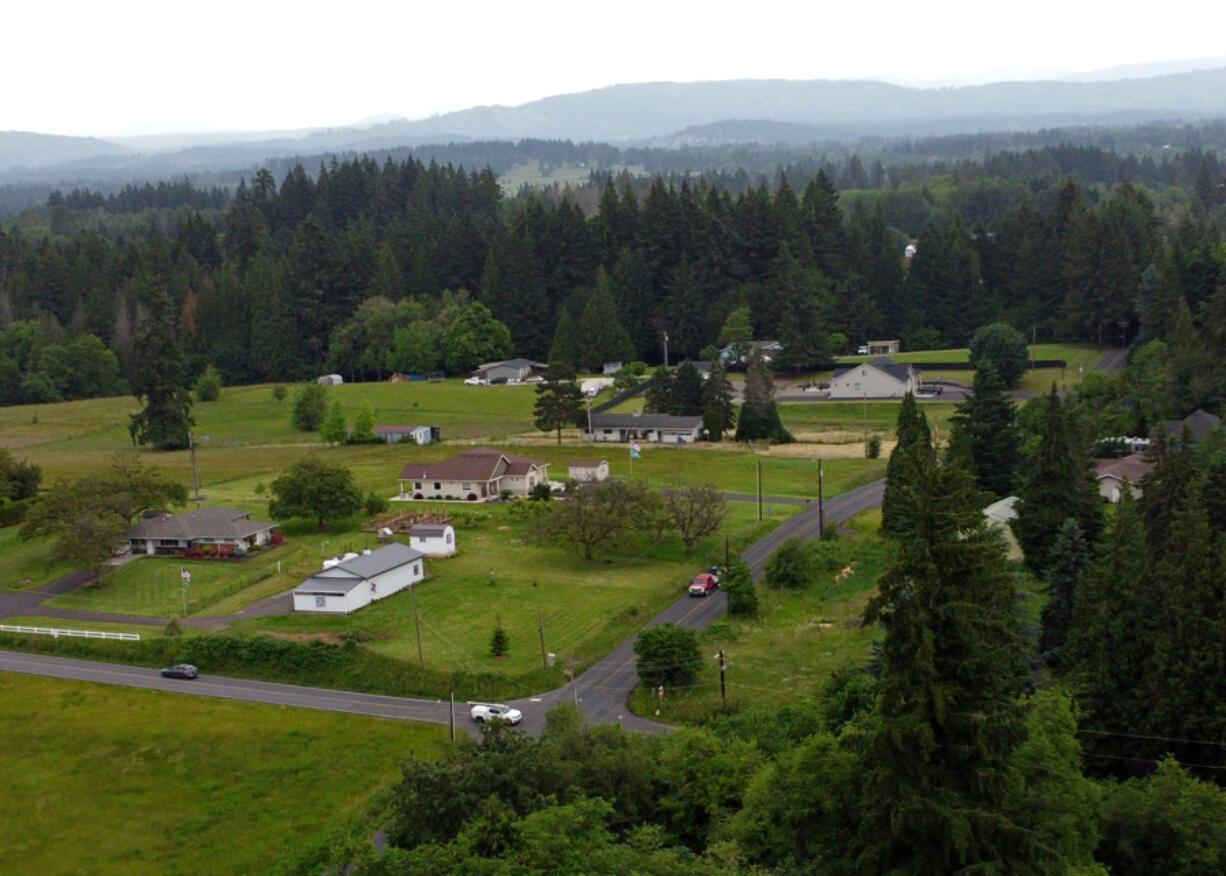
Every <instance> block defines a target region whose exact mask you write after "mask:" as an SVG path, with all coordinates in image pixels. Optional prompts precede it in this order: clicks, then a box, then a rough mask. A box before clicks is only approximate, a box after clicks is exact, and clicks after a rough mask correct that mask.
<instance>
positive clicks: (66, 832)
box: [0, 673, 448, 874]
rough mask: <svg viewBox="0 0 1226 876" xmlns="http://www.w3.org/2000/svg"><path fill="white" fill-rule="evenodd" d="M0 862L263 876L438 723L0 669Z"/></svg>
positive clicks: (336, 818) (424, 740)
mask: <svg viewBox="0 0 1226 876" xmlns="http://www.w3.org/2000/svg"><path fill="white" fill-rule="evenodd" d="M0 727H2V728H3V730H2V731H0V732H2V733H3V736H4V738H5V739H6V740H8V743H7V746H8V750H7V752H6V756H5V757H4V758H3V759H2V760H0V786H2V787H3V788H4V793H3V794H0V825H3V828H0V835H2V836H3V841H2V842H0V872H6V873H19V872H20V873H46V874H56V873H122V874H142V873H149V874H177V873H183V874H188V873H190V874H197V873H264V872H268V871H269V870H271V869H272V868H273V867H274V866H277V865H282V866H284V865H285V864H286V863H287V862H292V861H295V860H302V858H303V856H304V854H306V853H309V852H310V851H311V850H312V849H314V848H316V847H317V846H318V845H319V844H320V843H321V842H324V841H326V840H327V839H328V838H329V836H330V835H332V834H333V832H334V831H336V830H337V828H338V827H340V826H341V825H343V824H344V823H345V822H346V821H351V820H353V819H356V818H357V817H359V816H360V815H361V814H362V813H363V812H364V811H365V810H366V809H367V808H368V807H369V805H370V804H371V801H372V800H373V798H374V797H375V796H376V795H377V794H378V793H380V792H381V791H382V790H384V789H386V788H387V787H388V786H390V784H391V783H392V782H394V781H395V780H396V779H397V776H398V771H397V766H398V764H399V763H400V761H401V760H403V759H404V758H406V757H418V758H436V757H438V756H440V755H441V753H442V752H443V751H444V749H445V746H446V745H447V744H448V743H447V741H446V740H447V730H446V728H435V727H428V726H423V725H414V724H408V723H400V722H394V721H384V720H380V719H377V718H364V717H355V716H352V715H342V714H332V713H327V712H315V711H309V710H305V709H288V708H281V707H276V706H264V705H255V704H250V703H238V702H228V701H224V700H215V699H207V698H197V697H192V696H184V695H179V694H172V693H160V692H156V691H144V690H134V689H128V688H123V687H115V686H110V685H100V684H89V683H85V682H74V681H64V680H60V679H49V678H38V677H35V676H26V675H20V674H13V673H0Z"/></svg>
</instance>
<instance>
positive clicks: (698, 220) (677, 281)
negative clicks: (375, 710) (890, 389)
mask: <svg viewBox="0 0 1226 876" xmlns="http://www.w3.org/2000/svg"><path fill="white" fill-rule="evenodd" d="M622 182H626V179H625V178H619V180H618V181H617V182H614V181H613V180H607V181H606V182H605V183H604V185H603V187H602V188H601V190H600V192H599V197H598V199H597V200H596V202H595V205H594V208H593V209H592V210H591V212H590V215H589V214H588V213H585V211H584V210H583V209H581V208H580V207H579V206H578V205H577V204H576V203H575V202H574V201H573V200H572V199H570V198H551V197H549V196H542V197H518V198H515V199H511V200H508V199H506V198H504V197H503V196H502V193H501V191H500V188H499V185H498V182H497V179H496V177H495V175H494V174H493V172H492V171H490V170H489V169H486V170H484V171H480V172H469V171H465V170H464V169H462V168H455V167H451V166H447V167H442V166H439V165H435V164H431V165H428V166H427V165H424V164H422V163H420V162H417V161H413V160H408V161H404V162H400V163H398V162H394V161H387V162H385V163H384V164H382V165H380V164H377V163H376V162H375V161H373V160H370V159H363V160H354V161H349V162H344V163H341V162H334V163H332V164H330V165H328V166H323V167H321V168H320V169H319V172H318V174H317V175H311V174H309V173H308V172H307V171H306V170H305V169H304V168H303V167H302V166H300V165H295V166H294V167H293V168H292V169H290V170H289V171H288V172H287V173H286V175H285V176H284V178H283V179H281V180H280V181H279V182H278V180H276V179H275V178H274V177H273V175H272V174H271V173H269V172H268V171H260V172H258V173H257V174H256V175H255V177H254V179H253V180H252V181H251V184H250V185H247V184H245V183H244V184H242V185H240V186H239V188H238V190H237V191H236V193H235V196H234V200H233V203H231V204H230V205H229V206H228V207H227V208H226V209H225V210H224V212H222V213H221V214H220V215H218V214H212V215H206V214H204V213H201V212H198V211H188V212H182V213H180V214H178V218H175V219H172V220H171V221H168V222H167V221H163V223H162V224H160V225H159V224H152V225H151V226H150V227H148V228H146V229H144V230H143V231H140V232H133V231H132V226H130V225H129V226H127V231H126V232H125V233H122V234H120V233H115V234H109V233H107V232H106V230H105V227H103V228H101V229H99V228H95V229H93V230H90V231H86V232H84V233H81V234H77V235H75V236H73V237H71V238H69V239H67V240H52V239H27V238H26V237H25V236H24V235H23V234H21V233H20V232H17V231H9V232H0V324H3V325H7V324H8V323H9V322H11V321H13V320H22V319H36V320H38V321H40V323H43V324H47V325H54V324H58V325H59V326H60V327H64V328H65V329H66V331H67V332H68V333H69V334H70V335H76V334H80V333H85V332H88V333H91V334H94V335H97V336H98V337H99V338H101V339H102V341H103V343H104V344H105V345H106V346H107V347H108V348H109V349H111V350H112V351H113V352H114V353H115V354H116V356H117V357H118V359H119V362H120V364H121V369H123V372H122V373H123V375H124V376H125V377H128V376H130V375H129V374H128V372H127V369H128V367H129V361H130V347H131V337H132V332H133V327H134V326H135V325H136V324H137V323H139V321H140V320H141V319H142V318H143V314H144V312H145V310H147V308H148V306H149V302H150V299H151V295H152V294H153V292H154V290H162V291H165V292H166V293H167V295H168V296H169V297H170V299H171V303H172V304H173V306H174V308H175V311H176V312H177V316H178V320H177V321H178V330H179V334H180V340H181V343H182V345H183V347H184V349H185V351H186V353H187V356H188V370H189V372H190V373H197V372H199V371H200V370H202V369H203V367H204V366H205V364H207V363H212V364H214V365H215V366H216V367H217V368H218V369H219V370H220V371H221V373H222V374H223V375H224V377H225V379H226V381H227V382H228V383H244V382H252V381H260V380H294V379H300V378H303V377H309V376H312V375H313V374H315V373H317V372H318V371H319V370H320V369H322V368H325V367H333V368H339V369H342V370H346V371H349V372H350V373H351V374H352V373H354V372H355V371H356V372H357V373H360V374H364V375H366V376H378V374H379V372H380V371H381V370H383V369H384V368H385V367H386V357H383V358H381V359H378V361H377V362H376V361H375V360H371V359H369V357H368V364H365V365H364V364H361V363H362V355H361V354H362V353H363V352H364V349H365V348H359V349H358V350H357V355H356V357H355V356H354V355H352V350H353V347H352V345H351V344H342V345H341V347H343V348H344V349H341V350H340V351H339V352H337V353H336V354H335V355H331V351H332V349H333V347H334V346H335V345H336V344H337V342H338V340H339V339H340V338H342V337H346V336H347V335H346V334H345V332H346V326H347V325H348V324H349V323H350V322H351V321H352V320H353V319H354V318H355V317H356V316H357V315H358V311H359V309H360V307H361V306H362V304H363V302H366V301H368V300H384V299H385V300H386V301H388V302H390V303H391V304H392V305H398V304H399V303H403V302H410V303H409V305H408V306H409V307H410V308H411V309H412V310H413V311H414V312H415V313H416V314H418V315H416V316H412V317H411V318H407V319H406V321H405V325H406V327H407V325H408V324H411V323H413V322H421V321H422V320H425V321H427V322H428V321H430V320H432V319H434V316H435V315H436V314H437V313H438V312H440V310H446V309H447V307H446V306H445V305H444V303H443V302H444V292H445V291H447V290H450V291H451V292H453V293H454V294H457V295H463V294H467V296H468V298H469V299H475V300H476V301H478V302H480V303H481V304H483V305H484V306H485V307H486V308H487V309H488V310H489V311H490V312H491V313H492V315H493V317H494V318H495V319H496V320H497V321H499V322H501V323H502V324H504V325H505V326H506V327H507V329H508V330H509V333H510V338H511V343H512V347H513V350H514V352H515V354H517V355H522V356H527V357H530V358H534V359H538V360H544V359H545V358H546V357H547V355H548V352H549V348H550V346H551V342H552V340H553V338H554V336H555V334H556V331H555V329H556V327H557V325H558V323H559V321H560V320H562V318H563V316H564V315H565V314H570V315H571V317H572V318H575V317H578V316H579V315H581V314H583V312H584V311H585V310H586V309H587V307H588V304H589V302H590V300H591V298H592V295H593V290H594V289H595V288H596V287H597V285H598V283H600V282H603V283H607V289H608V294H609V296H610V297H611V298H612V300H613V302H614V310H615V315H616V321H617V322H618V323H620V326H621V328H622V329H624V331H625V333H626V335H627V336H628V337H629V340H630V342H631V344H632V346H633V353H634V358H637V359H640V360H642V361H646V362H658V361H660V359H661V358H662V355H663V352H662V342H663V336H664V334H665V333H666V332H667V333H668V336H669V346H670V351H671V353H672V355H673V357H674V358H675V359H677V360H679V359H680V358H683V357H691V358H697V357H698V356H699V353H700V352H701V351H702V350H703V349H704V348H705V347H707V346H708V345H711V344H713V343H715V342H716V341H717V340H718V338H719V335H720V330H721V327H722V326H723V324H724V322H725V321H726V319H727V317H728V316H729V315H730V314H731V313H732V312H733V311H734V310H737V309H739V308H748V310H749V313H750V315H751V324H752V329H753V334H754V336H755V337H757V338H777V339H779V340H781V342H782V343H783V344H784V347H785V352H787V351H789V350H790V351H792V352H791V353H789V355H787V356H786V357H785V359H786V361H788V362H789V365H790V366H791V367H794V368H804V367H807V366H808V365H811V364H813V363H815V362H819V361H823V357H825V356H827V355H828V354H829V352H830V351H829V350H827V349H825V348H824V347H825V341H824V339H826V338H828V337H829V336H830V335H831V334H835V333H841V334H842V335H844V336H846V338H848V339H853V340H856V341H857V342H859V341H860V340H862V339H865V338H869V337H900V338H902V339H903V342H904V347H905V348H907V349H912V350H915V349H926V348H937V347H943V346H962V345H965V344H966V342H967V341H968V339H969V338H970V336H971V334H972V333H973V332H974V330H975V329H976V328H977V327H979V326H980V325H983V324H985V323H987V322H989V321H991V320H994V319H1003V320H1005V321H1008V322H1011V323H1012V324H1013V325H1015V326H1016V327H1017V328H1018V329H1019V330H1021V331H1022V332H1023V333H1024V334H1025V335H1027V336H1034V337H1038V338H1040V339H1043V340H1053V339H1069V340H1091V341H1096V342H1101V343H1108V342H1110V343H1119V342H1122V341H1128V340H1131V339H1132V338H1133V337H1135V336H1136V335H1137V334H1138V333H1139V332H1140V331H1141V329H1142V325H1141V323H1142V319H1143V318H1144V319H1148V320H1151V321H1153V320H1155V319H1156V322H1155V323H1154V324H1155V325H1160V324H1162V323H1163V322H1164V320H1165V321H1166V322H1168V323H1170V324H1172V325H1173V324H1174V322H1175V320H1174V317H1173V316H1171V314H1173V313H1174V312H1175V309H1177V308H1176V304H1177V299H1182V300H1184V301H1186V302H1187V304H1188V306H1189V307H1191V308H1192V309H1193V312H1194V313H1195V311H1196V308H1197V307H1198V306H1199V304H1200V302H1203V301H1205V300H1206V299H1207V298H1208V297H1209V295H1210V294H1211V292H1212V290H1213V289H1214V288H1215V287H1216V285H1217V283H1218V280H1219V277H1220V276H1221V272H1222V265H1223V258H1224V256H1223V251H1222V249H1221V246H1220V243H1221V239H1222V233H1221V224H1220V221H1219V220H1218V218H1216V217H1217V216H1218V215H1219V214H1220V212H1221V207H1220V202H1219V199H1218V193H1219V192H1220V191H1221V189H1220V187H1219V186H1218V185H1217V183H1214V184H1213V185H1209V186H1205V187H1194V189H1193V190H1191V191H1188V192H1186V193H1185V194H1186V200H1187V206H1186V207H1183V208H1181V209H1179V210H1177V211H1175V212H1172V211H1170V210H1166V209H1164V210H1163V212H1161V213H1160V212H1159V208H1158V206H1157V205H1156V203H1155V200H1154V198H1153V197H1152V196H1151V194H1150V193H1149V192H1148V191H1147V190H1145V189H1144V188H1141V187H1139V186H1136V185H1132V184H1129V183H1122V184H1120V185H1118V186H1116V187H1115V188H1114V189H1111V190H1110V191H1107V192H1100V191H1098V190H1096V189H1088V188H1086V187H1084V186H1082V185H1080V184H1079V183H1077V182H1075V181H1074V180H1072V179H1064V180H1063V181H1061V180H1060V179H1058V178H1054V177H1053V178H1051V179H1049V180H1047V181H1046V182H1042V181H1039V182H1036V183H1035V184H1034V185H1031V186H1022V185H1017V186H1010V185H1007V184H1003V183H1000V184H998V181H994V180H968V181H966V182H965V183H958V182H957V181H947V183H946V187H945V190H944V191H943V192H941V193H934V192H933V191H931V190H927V189H925V188H922V187H921V188H919V189H912V190H908V193H907V196H906V197H904V192H903V190H899V191H897V192H890V191H887V192H883V193H881V194H880V195H877V196H869V195H868V194H867V193H860V195H859V196H852V194H851V193H846V194H844V196H842V198H841V197H840V195H839V192H838V190H837V187H836V185H835V183H834V182H833V181H832V180H831V179H830V178H829V176H828V175H827V174H826V173H825V172H824V171H823V170H818V171H817V173H816V175H815V176H814V177H813V178H812V179H811V180H810V181H809V182H808V183H807V184H805V185H804V187H803V189H801V190H799V191H797V190H796V189H793V187H792V185H791V183H790V181H789V179H788V178H787V177H786V176H784V177H781V178H780V179H779V180H778V181H777V182H776V183H775V184H774V185H770V184H767V183H765V182H763V183H759V184H758V185H756V186H751V187H750V188H749V189H748V190H746V191H745V192H744V193H741V194H737V195H733V194H732V193H730V192H728V191H721V190H720V189H718V188H716V187H714V186H711V185H708V184H707V183H706V182H705V181H703V180H701V179H699V180H695V181H693V182H691V181H688V180H683V181H682V182H681V183H680V184H679V185H677V186H670V185H668V184H666V183H665V181H664V180H663V179H661V178H658V177H657V178H656V179H655V180H653V181H651V182H650V183H646V184H645V185H646V186H647V187H646V190H645V191H644V190H643V189H642V187H641V186H640V185H631V184H625V185H619V183H622ZM916 198H918V199H919V201H920V202H921V203H919V204H918V206H919V207H921V208H922V212H917V213H915V214H914V215H913V216H910V217H908V216H907V215H903V214H905V213H906V211H907V210H909V209H910V208H911V206H915V199H916ZM959 205H963V206H962V207H960V206H959ZM963 212H969V213H971V214H972V215H976V216H978V217H979V218H978V219H977V221H976V222H975V223H974V224H973V225H970V224H968V223H967V222H966V221H964V220H963V218H962V216H961V214H962V213H963ZM163 218H164V219H165V217H163ZM921 220H922V221H921ZM917 224H918V226H919V232H918V235H917V236H916V238H915V240H916V246H917V252H916V254H915V257H914V259H912V260H911V262H910V263H909V265H908V264H905V263H904V260H903V245H904V243H905V242H906V240H907V236H906V235H903V234H900V233H899V232H898V231H897V226H900V225H901V226H902V227H908V226H913V225H917ZM1151 265H1152V266H1155V270H1159V271H1161V272H1162V276H1163V280H1164V283H1165V284H1166V285H1165V287H1164V288H1165V291H1164V292H1163V296H1164V297H1161V298H1160V301H1159V302H1158V305H1157V306H1158V307H1160V308H1163V311H1162V312H1163V313H1166V314H1167V316H1166V317H1162V316H1161V315H1160V314H1159V315H1157V316H1155V313H1154V312H1151V311H1150V310H1149V309H1148V308H1149V307H1150V304H1149V303H1148V302H1149V299H1148V298H1145V296H1143V295H1142V294H1141V288H1142V278H1143V275H1145V272H1146V269H1147V268H1149V267H1150V266H1151ZM602 274H603V277H604V280H603V281H602V280H600V277H601V276H602ZM1143 305H1144V306H1143ZM384 312H389V311H387V309H386V308H384ZM367 316H369V314H364V315H362V317H361V318H362V319H366V318H367ZM435 321H436V322H437V320H435ZM438 324H439V325H442V323H438ZM442 327H443V328H445V327H446V326H442ZM395 328H396V327H395V326H394V325H392V324H391V323H390V322H389V323H388V325H387V326H386V327H385V330H382V331H378V332H375V334H376V335H378V336H380V337H388V336H390V335H393V334H394V332H395ZM425 335H426V332H425V331H424V330H423V331H420V332H418V338H419V339H424V338H425ZM1158 335H1159V336H1162V334H1161V332H1158ZM349 336H351V334H350V335H349ZM439 338H440V334H439V333H438V332H435V333H434V334H433V337H432V339H425V340H422V343H426V342H427V340H428V341H429V343H430V344H433V345H434V349H433V351H432V352H431V351H430V350H426V351H425V352H424V353H423V354H422V355H421V356H417V355H413V353H414V352H415V351H414V350H413V349H409V348H404V349H402V355H401V356H400V359H401V360H402V361H408V360H412V361H415V362H421V363H426V362H429V361H431V360H432V361H434V362H437V363H442V362H444V360H445V359H446V351H443V350H441V349H439V348H438V341H439ZM346 350H349V351H350V352H346ZM797 350H801V353H800V354H799V355H797V354H796V351H797Z"/></svg>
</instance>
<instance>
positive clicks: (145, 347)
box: [128, 282, 195, 450]
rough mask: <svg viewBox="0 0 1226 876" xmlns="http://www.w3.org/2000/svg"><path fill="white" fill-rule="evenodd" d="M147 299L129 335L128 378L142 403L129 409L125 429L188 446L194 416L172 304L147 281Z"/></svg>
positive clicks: (160, 444)
mask: <svg viewBox="0 0 1226 876" xmlns="http://www.w3.org/2000/svg"><path fill="white" fill-rule="evenodd" d="M148 304H149V311H148V313H147V314H146V316H145V318H144V319H143V320H141V322H140V323H138V324H137V326H136V331H135V332H134V333H133V336H132V351H133V352H132V373H131V376H130V378H129V383H130V384H131V386H132V393H133V395H135V396H136V397H137V398H138V399H144V401H145V406H144V408H142V409H141V410H140V412H138V413H135V414H132V415H131V422H129V423H128V432H129V434H130V435H131V436H132V443H133V444H148V445H151V446H152V447H154V448H156V449H157V450H179V449H182V448H184V447H187V446H188V444H189V442H190V438H189V434H190V432H191V428H192V425H193V424H194V423H195V420H194V419H193V418H192V415H191V408H192V396H191V390H190V388H189V387H188V385H187V375H186V369H185V364H184V360H183V350H182V348H181V347H180V346H179V341H178V333H179V329H178V324H177V322H176V320H175V307H174V304H173V302H172V301H171V300H170V296H169V295H167V294H166V290H165V289H164V288H163V287H162V286H161V285H160V284H158V283H156V282H151V283H150V284H149V290H148Z"/></svg>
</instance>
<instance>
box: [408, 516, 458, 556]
mask: <svg viewBox="0 0 1226 876" xmlns="http://www.w3.org/2000/svg"><path fill="white" fill-rule="evenodd" d="M409 544H410V545H412V546H413V547H414V548H415V549H417V550H419V551H421V552H422V553H423V554H425V555H426V556H427V557H450V556H454V555H455V528H454V527H453V526H451V525H450V524H448V523H417V524H414V525H413V526H411V527H409Z"/></svg>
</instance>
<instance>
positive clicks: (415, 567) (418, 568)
mask: <svg viewBox="0 0 1226 876" xmlns="http://www.w3.org/2000/svg"><path fill="white" fill-rule="evenodd" d="M413 574H414V575H420V574H421V564H420V563H414V564H413Z"/></svg>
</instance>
